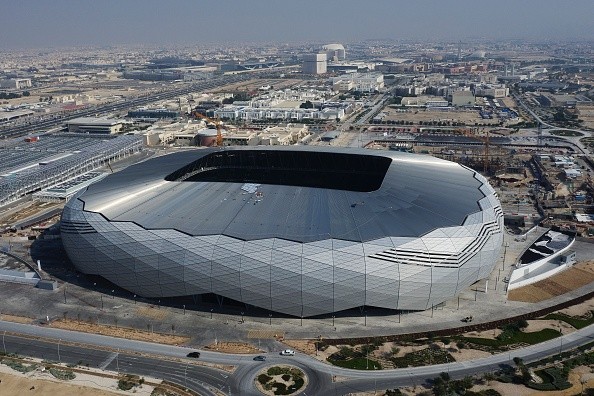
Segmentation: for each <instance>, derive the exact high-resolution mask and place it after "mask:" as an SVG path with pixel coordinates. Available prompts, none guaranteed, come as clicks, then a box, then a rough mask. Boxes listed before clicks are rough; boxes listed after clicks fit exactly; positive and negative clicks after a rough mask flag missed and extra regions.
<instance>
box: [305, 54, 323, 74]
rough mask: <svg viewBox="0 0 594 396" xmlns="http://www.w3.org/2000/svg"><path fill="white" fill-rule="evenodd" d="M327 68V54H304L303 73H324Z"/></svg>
mask: <svg viewBox="0 0 594 396" xmlns="http://www.w3.org/2000/svg"><path fill="white" fill-rule="evenodd" d="M326 70H327V58H326V54H310V55H305V56H303V74H324V73H326Z"/></svg>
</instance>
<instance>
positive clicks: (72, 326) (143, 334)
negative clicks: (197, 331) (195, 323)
mask: <svg viewBox="0 0 594 396" xmlns="http://www.w3.org/2000/svg"><path fill="white" fill-rule="evenodd" d="M50 327H55V328H58V329H65V330H74V331H82V332H83V333H93V334H106V335H109V336H112V337H120V338H127V339H130V340H139V341H150V342H157V343H160V344H168V345H180V344H184V343H186V342H187V341H189V337H184V336H178V335H173V334H161V333H149V332H147V331H141V330H136V329H129V328H122V327H115V326H107V325H100V324H94V323H87V322H77V321H76V320H70V319H66V320H64V319H58V320H56V321H54V322H51V324H50Z"/></svg>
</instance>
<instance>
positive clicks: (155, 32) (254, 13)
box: [0, 0, 594, 48]
mask: <svg viewBox="0 0 594 396" xmlns="http://www.w3.org/2000/svg"><path fill="white" fill-rule="evenodd" d="M593 17H594V0H489V1H485V0H292V1H288V0H159V1H155V0H46V1H42V0H0V48H19V47H28V48H43V47H63V46H86V45H111V44H150V45H161V44H166V45H168V44H180V45H186V44H195V43H199V42H229V41H239V42H246V41H251V42H257V41H275V42H299V41H308V40H315V41H318V40H320V41H346V42H348V41H357V40H363V39H376V38H380V39H381V38H393V39H400V38H402V39H412V40H424V39H436V38H437V39H443V40H444V41H451V40H454V41H457V40H459V39H461V40H463V39H465V38H483V37H484V38H490V39H498V38H529V39H535V38H543V39H555V38H559V39H563V40H566V39H580V40H583V39H586V40H588V39H594V18H593Z"/></svg>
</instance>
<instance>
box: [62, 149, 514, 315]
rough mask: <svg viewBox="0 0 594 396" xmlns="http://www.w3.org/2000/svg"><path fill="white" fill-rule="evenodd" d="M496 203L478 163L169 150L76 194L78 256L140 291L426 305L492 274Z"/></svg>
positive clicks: (280, 302) (70, 222)
mask: <svg viewBox="0 0 594 396" xmlns="http://www.w3.org/2000/svg"><path fill="white" fill-rule="evenodd" d="M502 228H503V215H502V212H501V207H500V205H499V201H498V199H497V196H496V195H495V192H494V190H493V189H492V188H491V186H490V185H489V184H488V182H487V181H486V180H485V179H484V178H483V177H482V176H481V175H479V174H478V173H477V172H475V171H473V170H471V169H469V168H466V167H464V166H461V165H459V164H456V163H453V162H449V161H445V160H440V159H437V158H433V157H430V156H425V155H416V154H407V153H399V152H394V151H381V150H363V149H336V148H323V149H322V148H313V147H309V146H298V147H295V146H290V147H275V148H271V147H258V148H248V147H245V148H240V147H228V148H215V149H203V150H192V151H184V152H179V153H175V154H170V155H164V156H160V157H156V158H153V159H151V160H148V161H145V162H143V163H140V164H137V165H133V166H131V167H129V168H127V169H125V170H123V171H121V172H118V173H114V174H112V175H109V176H108V177H106V178H105V179H103V180H102V181H100V182H98V183H95V184H93V185H91V186H90V187H88V188H87V189H86V190H84V191H83V192H81V193H79V194H78V195H77V196H75V197H74V198H72V199H71V200H70V201H69V202H68V204H67V205H66V207H65V208H64V213H63V214H62V221H61V236H62V241H63V243H64V247H65V249H66V252H67V254H68V256H69V257H70V259H71V260H72V262H73V264H74V265H75V267H76V268H77V269H78V270H79V271H81V272H83V273H86V274H93V275H99V276H102V277H104V278H105V279H108V280H109V281H111V282H113V283H115V284H117V285H118V286H120V287H122V288H124V289H127V290H129V291H130V292H131V293H134V294H136V295H139V296H143V297H151V298H162V297H182V296H192V295H202V294H207V293H213V294H216V295H218V296H222V297H225V298H230V299H233V300H235V301H239V302H242V303H245V304H249V305H252V306H255V307H259V308H262V309H266V310H270V311H275V312H282V313H285V314H289V315H294V316H297V317H300V316H301V317H307V316H314V315H321V314H332V313H334V312H339V311H342V310H347V309H352V308H356V307H362V306H371V307H382V308H388V309H400V310H425V309H428V308H431V307H432V306H435V305H436V304H439V303H441V302H443V301H446V300H448V299H452V298H454V297H455V296H456V295H458V294H459V293H460V292H461V291H462V290H464V289H466V288H467V287H468V286H469V285H471V284H473V283H474V282H476V281H477V280H479V279H483V278H485V277H487V276H489V273H490V272H491V270H492V269H493V266H494V265H495V263H496V261H497V260H498V258H499V255H500V250H501V246H502V240H503V234H502Z"/></svg>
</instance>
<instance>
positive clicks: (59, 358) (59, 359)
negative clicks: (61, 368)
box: [58, 338, 62, 363]
mask: <svg viewBox="0 0 594 396" xmlns="http://www.w3.org/2000/svg"><path fill="white" fill-rule="evenodd" d="M61 341H62V339H61V338H59V339H58V362H59V363H62V358H61V357H60V342H61Z"/></svg>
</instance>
